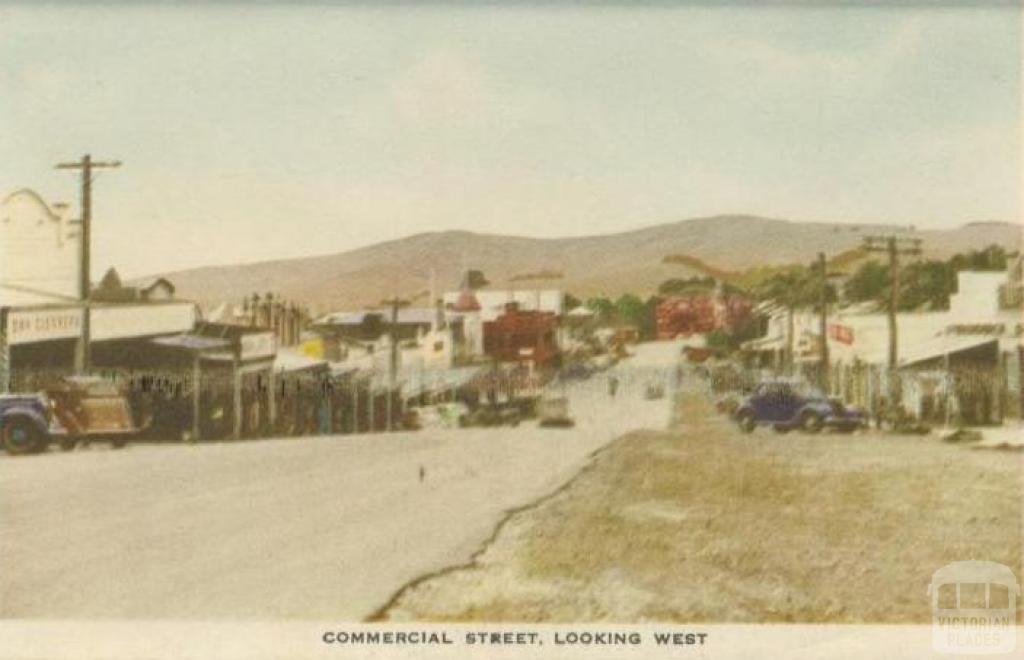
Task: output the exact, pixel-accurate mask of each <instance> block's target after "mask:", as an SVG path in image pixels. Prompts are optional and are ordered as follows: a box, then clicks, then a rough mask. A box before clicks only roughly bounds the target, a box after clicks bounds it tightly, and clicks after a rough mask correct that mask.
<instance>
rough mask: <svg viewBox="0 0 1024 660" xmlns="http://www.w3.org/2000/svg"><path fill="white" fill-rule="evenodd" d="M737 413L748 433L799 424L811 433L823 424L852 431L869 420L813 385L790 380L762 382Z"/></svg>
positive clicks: (787, 427) (796, 426)
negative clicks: (760, 428) (766, 428)
mask: <svg viewBox="0 0 1024 660" xmlns="http://www.w3.org/2000/svg"><path fill="white" fill-rule="evenodd" d="M733 416H734V418H735V419H736V422H737V423H738V424H739V427H740V430H741V431H743V432H744V433H750V432H751V431H753V430H754V429H755V428H757V427H758V426H771V427H772V428H774V429H775V430H776V431H778V432H780V433H785V432H787V431H790V430H792V429H795V428H799V429H802V430H804V431H806V432H808V433H817V432H819V431H821V430H822V429H823V428H829V429H833V430H836V431H839V432H841V433H852V432H853V431H855V430H857V429H859V428H864V427H866V426H867V423H868V417H867V415H866V414H865V413H864V412H863V411H861V410H858V409H855V408H847V407H846V406H844V405H843V404H842V403H841V402H840V401H838V400H836V399H830V398H828V397H827V396H825V395H824V394H822V393H821V392H820V391H819V390H816V389H814V388H812V387H808V386H806V385H802V384H800V383H797V382H793V381H786V380H775V381H767V382H764V383H761V384H760V385H758V386H757V388H756V389H755V390H754V393H753V394H751V395H750V396H748V397H747V398H746V399H744V401H743V403H741V404H740V406H739V407H738V408H737V409H736V411H735V413H734V414H733Z"/></svg>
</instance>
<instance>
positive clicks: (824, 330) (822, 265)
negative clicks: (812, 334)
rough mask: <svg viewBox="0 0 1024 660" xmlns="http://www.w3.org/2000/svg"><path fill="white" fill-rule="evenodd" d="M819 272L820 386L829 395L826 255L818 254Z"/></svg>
mask: <svg viewBox="0 0 1024 660" xmlns="http://www.w3.org/2000/svg"><path fill="white" fill-rule="evenodd" d="M818 270H819V271H820V275H821V289H820V295H819V301H818V304H819V305H820V306H821V310H820V316H819V333H820V334H821V344H820V348H821V353H820V356H821V357H820V360H821V363H820V364H819V365H818V369H819V370H820V373H819V383H818V384H819V386H820V387H821V389H822V391H823V392H825V393H826V394H828V390H829V387H828V385H829V377H828V264H827V263H826V261H825V253H824V252H819V253H818Z"/></svg>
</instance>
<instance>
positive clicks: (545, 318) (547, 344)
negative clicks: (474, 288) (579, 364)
mask: <svg viewBox="0 0 1024 660" xmlns="http://www.w3.org/2000/svg"><path fill="white" fill-rule="evenodd" d="M557 330H558V317H557V316H555V314H554V313H552V312H538V311H533V310H521V309H519V305H518V304H517V303H508V304H507V305H505V311H504V312H502V314H501V315H500V316H498V317H497V318H496V319H494V320H493V321H485V322H484V354H486V355H487V356H489V357H492V358H494V359H495V360H498V361H499V362H533V363H534V365H535V366H538V367H544V366H548V365H550V364H552V363H553V362H554V361H555V359H556V358H557V357H558V340H557V334H558V333H557Z"/></svg>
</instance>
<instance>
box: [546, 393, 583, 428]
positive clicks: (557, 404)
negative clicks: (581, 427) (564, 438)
mask: <svg viewBox="0 0 1024 660" xmlns="http://www.w3.org/2000/svg"><path fill="white" fill-rule="evenodd" d="M537 417H539V418H540V426H544V427H555V428H571V427H572V426H574V425H575V422H574V421H573V419H572V417H569V399H568V398H567V397H564V396H557V397H545V398H543V399H541V400H540V401H539V402H538V404H537Z"/></svg>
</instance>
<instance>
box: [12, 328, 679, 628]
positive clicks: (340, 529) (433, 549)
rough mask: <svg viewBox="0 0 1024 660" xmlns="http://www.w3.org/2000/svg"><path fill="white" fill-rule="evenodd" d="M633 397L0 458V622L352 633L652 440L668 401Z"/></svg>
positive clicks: (601, 396) (590, 386)
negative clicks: (378, 425)
mask: <svg viewBox="0 0 1024 660" xmlns="http://www.w3.org/2000/svg"><path fill="white" fill-rule="evenodd" d="M641 354H642V355H641V357H645V358H648V360H647V362H652V360H650V359H649V358H651V356H654V358H656V359H654V360H653V363H659V361H663V360H665V359H674V356H675V355H677V354H678V352H677V351H674V350H672V349H671V346H669V345H660V346H656V347H654V348H652V349H647V348H645V349H643V350H642V351H641ZM645 364H647V363H645ZM625 366H628V363H627V364H626V365H624V367H625ZM639 386H640V383H627V386H624V388H623V390H622V391H621V392H620V393H619V395H618V396H617V397H615V398H614V399H611V398H610V397H609V396H608V394H607V392H606V391H605V389H604V388H605V386H604V385H603V381H599V379H595V380H594V381H592V382H591V381H588V382H587V383H586V384H584V385H582V386H580V387H574V388H570V392H569V394H570V398H571V402H572V412H573V414H575V415H576V417H577V422H578V423H577V426H576V428H574V429H551V430H544V429H538V428H536V427H535V425H534V424H523V425H521V426H520V427H518V428H515V429H512V428H503V429H497V430H482V429H477V430H431V431H427V430H425V431H419V432H404V433H394V434H377V435H364V436H334V437H316V438H298V439H287V440H269V441H255V442H242V443H225V444H200V445H195V446H188V445H170V446H143V445H139V446H130V447H128V448H127V449H125V450H122V451H111V450H109V449H107V448H105V447H96V448H90V449H89V450H85V451H76V452H73V453H70V454H60V453H55V452H51V453H48V454H45V455H41V456H30V457H23V458H10V457H3V458H0V557H2V559H3V567H2V569H0V617H5V618H12V617H25V618H33V617H50V618H57V617H67V618H100V617H102V618H113V617H117V618H131V617H140V618H149V617H153V618H156V617H159V618H175V619H211V618H212V619H217V618H220V619H266V618H284V617H295V618H321V619H333V620H360V619H362V618H364V617H366V616H368V615H369V614H370V613H372V612H374V611H375V610H376V609H377V608H379V607H380V606H381V605H382V604H384V603H385V602H386V601H387V600H388V599H389V597H390V596H391V595H392V594H393V593H394V592H395V591H396V590H397V589H399V588H400V587H401V586H402V585H403V584H405V583H407V582H409V581H410V580H412V579H414V578H416V577H417V576H419V575H422V574H424V573H429V572H431V571H434V570H437V569H439V568H442V567H445V566H449V565H453V564H459V563H462V562H464V561H466V560H467V559H468V558H469V557H470V555H471V554H472V552H473V551H474V550H476V549H477V548H478V547H479V546H480V545H481V544H482V543H483V542H484V541H485V539H486V538H487V537H488V536H489V535H490V534H491V533H492V532H493V530H494V527H495V525H496V523H497V522H498V521H499V520H500V519H501V518H502V516H503V513H504V512H505V511H506V510H507V509H510V508H514V507H517V506H521V505H523V504H526V503H528V502H530V501H532V500H534V499H536V498H538V497H541V496H542V495H544V494H546V493H549V492H551V491H552V490H554V489H556V488H557V487H558V486H559V485H561V484H563V483H565V482H566V481H567V480H569V479H570V478H571V477H572V476H573V475H574V474H575V473H576V472H577V471H578V470H579V468H580V466H581V465H583V464H584V463H585V462H586V460H587V457H588V455H589V454H590V453H591V452H593V451H594V450H596V449H598V448H600V447H602V446H603V445H605V444H607V443H608V442H609V441H611V440H612V439H614V438H615V437H617V436H618V435H620V434H622V433H624V432H626V431H628V430H629V429H631V428H659V427H661V428H664V426H665V424H666V422H667V419H668V413H669V406H668V404H667V400H661V401H645V400H644V399H643V397H642V396H640V395H639V393H638V388H639ZM421 468H422V479H421Z"/></svg>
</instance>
